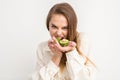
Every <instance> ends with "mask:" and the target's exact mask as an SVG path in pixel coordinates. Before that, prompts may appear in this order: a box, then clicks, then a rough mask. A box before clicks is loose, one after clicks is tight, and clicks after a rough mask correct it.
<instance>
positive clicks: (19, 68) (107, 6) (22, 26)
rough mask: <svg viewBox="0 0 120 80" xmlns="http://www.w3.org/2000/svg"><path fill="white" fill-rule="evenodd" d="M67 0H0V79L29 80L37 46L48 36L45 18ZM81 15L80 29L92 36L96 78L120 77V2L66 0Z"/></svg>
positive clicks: (104, 79) (108, 0)
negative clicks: (58, 4) (50, 11)
mask: <svg viewBox="0 0 120 80" xmlns="http://www.w3.org/2000/svg"><path fill="white" fill-rule="evenodd" d="M62 1H64V0H61V1H60V0H0V80H27V79H28V77H29V76H30V75H31V73H32V72H33V70H34V68H35V61H36V54H35V52H36V47H37V44H38V43H39V42H41V41H43V40H46V39H49V38H50V37H49V33H48V31H47V29H46V25H45V20H46V16H47V13H48V11H49V9H50V8H51V7H52V5H53V4H55V3H57V2H62ZM66 2H69V3H70V4H71V5H72V6H73V7H74V9H75V11H76V13H77V16H78V20H79V21H78V26H79V28H78V29H79V31H82V32H87V33H88V34H89V37H90V39H91V43H92V47H91V51H92V53H93V55H94V56H93V59H94V61H95V63H96V65H97V67H98V69H99V74H98V79H97V80H120V62H119V61H120V48H119V45H120V42H119V41H120V35H119V34H120V32H119V27H120V1H119V0H66Z"/></svg>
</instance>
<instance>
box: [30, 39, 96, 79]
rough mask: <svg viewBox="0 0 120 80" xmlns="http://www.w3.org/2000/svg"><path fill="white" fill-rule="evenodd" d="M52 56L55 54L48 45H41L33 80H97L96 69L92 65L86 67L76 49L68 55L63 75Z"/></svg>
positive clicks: (45, 43) (43, 43)
mask: <svg viewBox="0 0 120 80" xmlns="http://www.w3.org/2000/svg"><path fill="white" fill-rule="evenodd" d="M81 40H83V39H81ZM81 42H82V41H81ZM81 49H83V48H81ZM83 52H86V51H83ZM52 56H53V53H52V52H51V50H50V49H49V47H48V43H47V42H42V43H40V44H39V46H38V49H37V65H36V70H35V72H34V73H33V75H32V80H95V72H96V70H95V67H93V66H92V65H91V64H86V65H84V63H85V59H84V58H83V57H82V56H81V55H79V54H78V52H77V50H76V49H75V50H73V51H71V52H68V53H66V58H67V62H66V67H65V69H64V71H63V72H62V73H61V72H60V69H59V67H58V66H56V65H55V64H54V63H53V61H52V60H51V58H52Z"/></svg>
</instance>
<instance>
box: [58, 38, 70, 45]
mask: <svg viewBox="0 0 120 80" xmlns="http://www.w3.org/2000/svg"><path fill="white" fill-rule="evenodd" d="M57 41H58V43H59V44H60V45H61V46H68V44H69V40H68V39H62V40H61V39H60V38H57Z"/></svg>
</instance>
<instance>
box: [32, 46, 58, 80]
mask: <svg viewBox="0 0 120 80" xmlns="http://www.w3.org/2000/svg"><path fill="white" fill-rule="evenodd" d="M43 48H44V47H43V46H41V45H40V46H39V47H38V49H37V64H36V70H35V72H34V73H33V76H32V80H53V77H54V75H55V74H56V73H57V72H58V67H57V66H56V65H55V64H54V63H53V61H52V60H50V61H49V62H48V63H47V64H46V63H45V60H47V59H48V58H49V57H50V56H46V59H44V57H43V54H44V53H45V51H43V50H42V49H43Z"/></svg>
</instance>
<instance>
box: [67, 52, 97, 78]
mask: <svg viewBox="0 0 120 80" xmlns="http://www.w3.org/2000/svg"><path fill="white" fill-rule="evenodd" d="M66 57H67V63H66V64H67V65H66V67H67V69H68V72H69V75H70V77H71V80H79V79H81V80H94V70H95V68H94V67H93V66H92V65H91V64H87V65H85V64H84V63H85V59H84V58H83V57H82V56H80V55H79V54H78V52H77V51H76V50H73V51H71V52H68V53H66Z"/></svg>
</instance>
